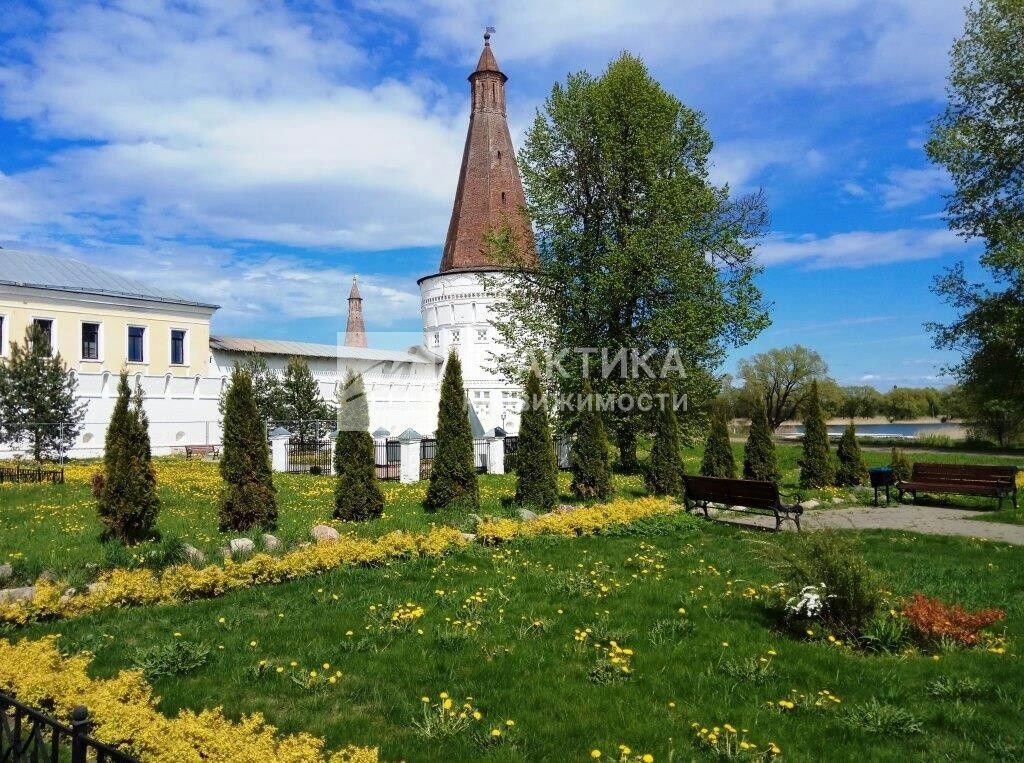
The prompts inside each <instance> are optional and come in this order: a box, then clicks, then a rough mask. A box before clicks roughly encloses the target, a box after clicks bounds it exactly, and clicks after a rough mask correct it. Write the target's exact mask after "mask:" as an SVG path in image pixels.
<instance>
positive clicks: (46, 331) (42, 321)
mask: <svg viewBox="0 0 1024 763" xmlns="http://www.w3.org/2000/svg"><path fill="white" fill-rule="evenodd" d="M32 324H33V325H34V326H36V327H37V328H38V329H39V330H40V331H41V332H42V335H43V341H44V342H45V345H44V346H45V347H46V348H47V349H49V348H51V347H53V321H52V320H51V319H50V318H33V319H32Z"/></svg>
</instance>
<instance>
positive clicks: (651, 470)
mask: <svg viewBox="0 0 1024 763" xmlns="http://www.w3.org/2000/svg"><path fill="white" fill-rule="evenodd" d="M665 391H668V387H666V388H665ZM671 399H672V398H671V395H669V396H666V397H663V398H662V400H663V401H664V403H663V406H662V410H661V411H660V412H659V413H658V425H657V429H656V431H655V433H654V444H653V445H652V446H651V458H650V461H649V462H648V465H647V471H646V472H645V473H644V482H645V483H646V485H647V492H649V493H651V494H652V495H681V494H682V492H683V471H684V470H683V457H682V455H681V453H680V451H679V422H678V421H676V412H675V410H674V409H673V407H672V404H671V402H669V401H670V400H671Z"/></svg>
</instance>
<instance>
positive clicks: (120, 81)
mask: <svg viewBox="0 0 1024 763" xmlns="http://www.w3.org/2000/svg"><path fill="white" fill-rule="evenodd" d="M0 5H2V7H3V13H2V14H0V244H2V245H4V246H7V247H19V248H28V249H35V250H38V251H45V252H53V253H58V254H65V255H67V256H74V257H78V258H81V259H85V260H87V261H90V262H95V263H97V264H100V265H104V266H109V267H114V268H117V269H119V270H121V271H122V272H125V273H127V274H130V275H133V276H136V277H138V278H141V279H144V280H148V281H150V282H152V283H154V284H157V285H161V286H163V287H165V288H170V287H173V288H175V289H177V290H178V291H179V292H183V293H187V294H189V295H191V296H194V297H196V298H199V299H204V300H210V301H214V302H216V303H218V304H221V305H222V306H223V307H222V309H221V310H220V311H219V312H218V314H217V315H216V316H215V318H214V331H216V332H220V333H224V334H238V335H246V336H263V337H289V338H297V339H306V340H309V341H325V342H332V341H334V337H335V335H336V332H337V331H338V330H339V329H343V327H344V317H345V297H346V296H347V293H348V285H349V281H350V279H351V276H352V274H359V276H360V278H361V283H362V286H361V289H362V293H363V296H364V297H365V299H366V313H367V318H368V323H369V326H368V328H369V329H370V330H371V331H374V332H391V331H395V332H407V331H416V329H417V327H418V325H419V315H418V300H419V298H418V293H417V288H416V283H415V280H416V278H417V277H419V276H421V275H426V274H428V273H431V272H434V271H435V270H436V268H437V263H438V261H439V260H440V253H441V246H442V244H443V239H444V234H445V231H446V229H447V222H448V217H449V215H450V212H451V202H452V196H453V194H454V189H455V183H456V180H457V174H458V165H459V160H460V156H461V150H462V142H463V139H464V136H465V129H466V119H467V113H468V89H467V88H468V85H467V82H466V75H467V74H468V72H469V71H470V70H471V68H472V65H473V64H474V63H475V60H476V57H477V55H478V54H479V49H480V44H481V39H480V35H481V32H482V29H483V27H484V26H486V25H494V26H495V27H497V33H496V34H495V36H494V39H493V41H492V42H493V46H494V50H495V53H496V55H497V57H498V61H499V63H500V64H501V65H502V68H503V69H504V70H505V72H506V73H507V74H508V75H509V77H510V81H509V86H508V107H509V121H510V126H511V129H512V132H513V137H514V139H515V140H516V142H517V143H518V142H519V141H520V139H521V136H522V134H523V131H524V129H525V128H526V126H527V125H528V123H529V121H530V120H531V118H532V115H533V113H534V111H535V110H536V109H537V108H538V106H539V105H540V104H541V103H542V102H543V99H544V97H545V95H546V93H547V92H548V91H549V89H550V87H551V84H552V83H553V82H554V81H556V80H561V79H564V77H565V75H566V73H567V72H569V71H574V70H579V69H589V70H590V71H593V72H599V71H600V70H601V69H602V68H603V67H604V66H605V65H606V64H607V62H608V61H609V60H610V59H612V58H613V57H614V56H615V55H617V54H618V53H619V52H620V51H622V50H629V51H631V52H633V53H635V54H637V55H639V56H641V57H643V58H644V59H645V60H646V61H647V63H648V65H649V67H650V68H651V71H652V73H653V74H654V75H655V76H656V77H657V78H658V79H659V80H660V81H661V82H662V83H663V84H664V86H665V87H666V88H668V89H669V90H671V91H672V92H673V93H675V94H676V95H677V96H678V97H680V98H681V99H682V100H683V101H684V102H685V103H687V104H688V105H689V106H691V107H693V108H696V109H699V110H701V111H702V112H704V114H705V115H706V116H707V122H708V127H709V128H710V130H711V133H712V135H713V137H714V139H715V141H716V148H715V152H714V161H715V165H714V168H713V171H712V174H713V177H714V178H715V179H716V180H717V181H719V182H729V183H730V184H731V185H732V187H733V188H735V189H737V190H738V191H748V190H753V189H756V188H759V187H761V188H763V189H764V190H765V193H766V194H767V198H768V203H769V207H770V209H771V213H772V233H771V235H770V236H769V237H768V238H767V239H766V240H765V241H764V242H763V243H762V244H761V246H760V247H759V250H758V251H759V257H760V259H761V262H762V263H763V264H764V265H765V272H764V274H763V276H762V277H761V279H760V285H761V287H762V289H763V291H764V293H765V295H766V297H767V298H768V299H769V300H770V301H771V302H773V303H774V308H773V312H772V315H773V321H774V322H773V325H772V326H771V328H769V329H768V330H766V331H765V332H764V333H763V334H762V335H761V336H760V337H759V338H758V339H757V340H756V341H755V342H754V343H753V344H751V345H748V346H747V347H743V348H739V349H737V350H735V351H734V352H733V353H732V354H731V356H730V360H729V362H728V364H727V366H726V368H724V369H723V370H726V371H729V370H731V368H732V366H733V364H734V363H735V360H736V359H737V358H740V357H744V356H746V355H749V354H752V353H753V352H757V351H761V350H764V349H767V348H770V347H774V346H781V345H785V344H793V343H797V342H799V343H802V344H805V345H807V346H810V347H812V348H814V349H817V350H818V351H819V352H821V353H822V354H823V355H824V357H825V359H826V360H827V361H828V363H829V366H830V369H831V372H832V375H833V376H834V377H835V378H836V379H838V380H839V381H840V382H841V383H844V384H858V383H870V384H875V385H876V386H878V387H880V388H882V389H885V388H888V387H891V386H892V385H894V384H900V385H904V384H906V385H925V384H938V385H941V384H943V383H945V382H946V380H944V379H942V378H939V376H940V368H941V366H942V364H943V363H944V362H945V361H948V360H949V358H948V357H944V356H943V355H942V354H940V353H938V352H936V351H935V350H934V349H932V346H931V341H930V339H929V337H928V335H927V333H926V332H925V330H924V328H923V327H922V324H923V323H924V322H925V321H928V320H943V319H946V318H948V317H949V314H948V311H947V310H946V308H945V307H944V306H943V305H942V304H941V303H940V302H939V301H938V299H937V298H936V297H934V296H933V295H932V294H931V293H930V292H929V284H930V282H931V279H932V277H933V276H934V275H935V274H936V273H938V272H939V271H941V269H942V268H943V267H944V266H946V265H949V264H951V263H953V262H956V261H957V260H961V259H962V260H966V261H967V262H968V263H969V271H970V272H973V273H977V266H976V259H977V254H978V250H979V246H978V245H977V244H976V243H974V242H966V241H962V240H960V239H958V238H957V237H956V236H954V235H952V234H951V233H949V232H948V231H947V230H946V229H945V226H944V223H943V220H942V219H941V211H942V207H943V203H942V195H943V194H944V193H947V192H948V191H949V180H948V178H947V177H946V176H945V175H944V173H943V172H941V171H939V170H937V169H936V168H935V167H932V166H930V165H929V164H928V162H927V159H926V157H925V155H924V152H923V150H922V144H923V142H924V140H925V139H926V137H927V134H928V123H929V120H931V119H932V118H933V117H934V116H935V115H936V114H937V113H938V112H939V111H940V110H941V108H942V103H943V88H944V80H945V75H946V70H947V65H948V64H947V61H948V59H947V55H948V50H949V46H950V45H951V43H952V41H953V39H954V37H955V36H956V35H957V34H958V33H959V31H960V29H961V27H962V23H963V14H962V9H961V3H960V2H959V0H955V1H951V0H830V2H828V3H821V2H820V0H773V1H769V0H736V1H735V2H729V3H722V2H720V1H719V0H641V2H635V1H634V2H630V3H627V2H613V0H600V1H598V0H595V2H588V3H581V2H576V1H575V0H544V2H540V1H539V0H519V1H518V2H513V1H512V0H507V1H506V0H494V1H493V2H490V3H475V2H470V0H465V1H462V0H458V1H454V2H442V1H441V0H426V1H425V2H409V1H407V0H354V2H351V3H343V2H335V1H332V0H301V1H300V2H283V1H280V0H174V1H172V0H163V1H161V0H105V1H104V2H90V1H89V0H54V1H53V2H49V1H45V2H40V1H39V0H33V1H32V2H25V1H24V0H0ZM406 336H407V335H403V339H405V338H406ZM381 341H385V340H383V339H382V340H381Z"/></svg>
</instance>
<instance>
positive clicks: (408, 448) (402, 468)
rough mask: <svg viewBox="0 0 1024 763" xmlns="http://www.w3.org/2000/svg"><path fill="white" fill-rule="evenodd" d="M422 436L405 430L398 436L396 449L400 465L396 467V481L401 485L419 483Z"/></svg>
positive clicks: (411, 430)
mask: <svg viewBox="0 0 1024 763" xmlns="http://www.w3.org/2000/svg"><path fill="white" fill-rule="evenodd" d="M422 441H423V435H421V434H420V433H419V432H417V431H416V430H415V429H406V430H405V431H404V432H402V434H400V435H399V436H398V448H399V452H400V454H401V455H400V458H401V463H400V464H399V466H398V479H399V481H400V482H402V483H403V484H406V485H407V484H409V483H411V482H419V481H420V443H421V442H422Z"/></svg>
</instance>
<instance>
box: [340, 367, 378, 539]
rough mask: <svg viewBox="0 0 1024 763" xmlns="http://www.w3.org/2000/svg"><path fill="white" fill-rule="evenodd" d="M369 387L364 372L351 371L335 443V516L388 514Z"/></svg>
mask: <svg viewBox="0 0 1024 763" xmlns="http://www.w3.org/2000/svg"><path fill="white" fill-rule="evenodd" d="M369 428H370V413H369V407H368V405H367V401H366V389H365V387H364V386H363V377H362V375H361V374H355V373H352V372H351V371H349V373H348V376H347V377H346V379H345V387H344V389H343V390H342V394H341V395H340V396H339V400H338V437H337V439H336V440H335V443H334V473H335V474H336V475H337V480H336V482H335V484H334V516H335V517H337V518H338V519H344V520H346V521H362V520H365V519H376V518H377V517H379V516H380V515H381V514H383V513H384V494H383V493H382V492H381V490H380V485H379V484H378V483H377V469H376V459H375V458H374V452H373V437H372V436H371V435H370V432H369V431H368V430H369Z"/></svg>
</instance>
